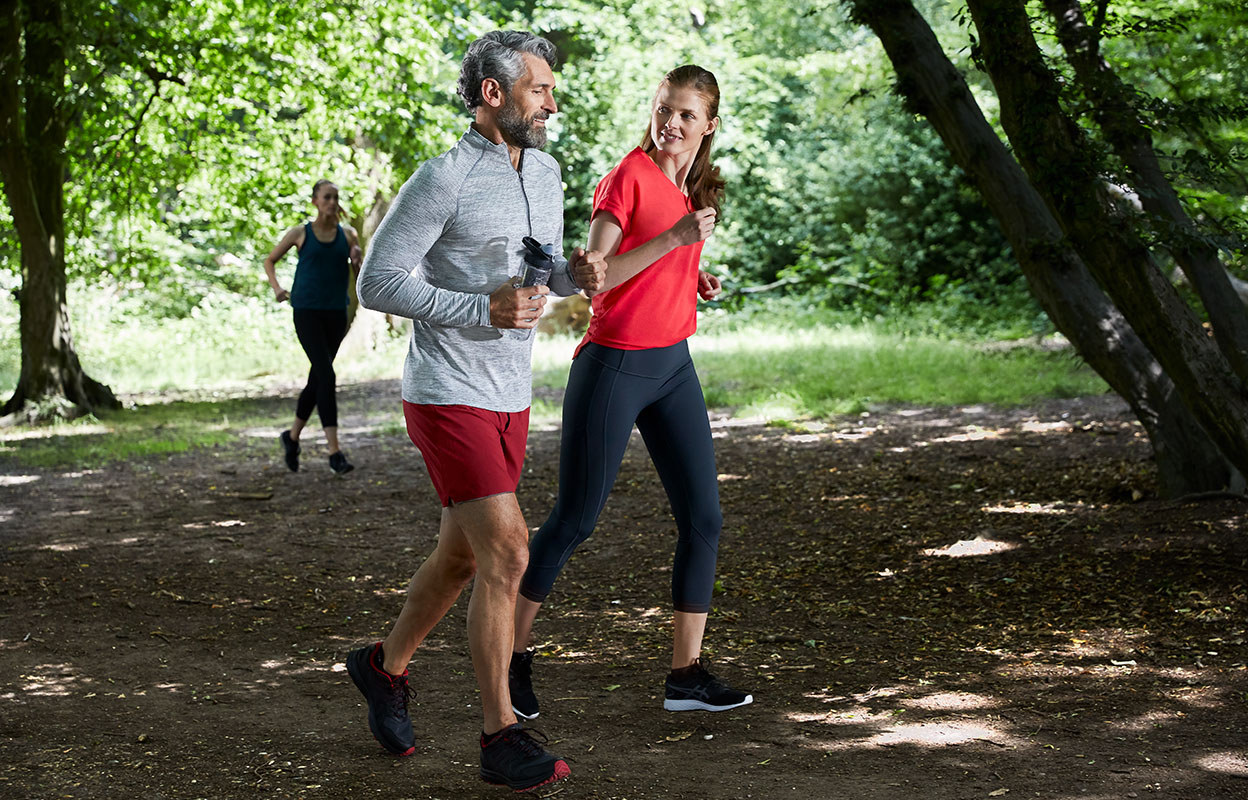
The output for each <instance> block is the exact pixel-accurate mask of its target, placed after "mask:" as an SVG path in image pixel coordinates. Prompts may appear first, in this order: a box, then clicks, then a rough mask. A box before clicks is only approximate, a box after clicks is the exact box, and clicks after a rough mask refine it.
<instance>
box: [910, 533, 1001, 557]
mask: <svg viewBox="0 0 1248 800" xmlns="http://www.w3.org/2000/svg"><path fill="white" fill-rule="evenodd" d="M1017 547H1018V544H1017V543H1016V542H997V541H993V540H992V539H987V538H984V537H980V536H977V537H975V538H974V539H962V540H960V541H957V542H954V543H953V544H950V545H946V546H945V547H931V548H927V549H925V550H923V551H922V552H923V555H925V556H947V557H949V558H964V557H967V556H986V555H992V554H993V553H1002V552H1006V551H1008V550H1014V549H1016V548H1017Z"/></svg>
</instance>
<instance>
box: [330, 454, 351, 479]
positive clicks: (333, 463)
mask: <svg viewBox="0 0 1248 800" xmlns="http://www.w3.org/2000/svg"><path fill="white" fill-rule="evenodd" d="M329 468H330V469H332V470H333V471H334V472H336V473H337V474H339V475H346V474H347V473H348V472H350V471H351V470H353V469H355V465H354V464H352V463H351V462H350V461H348V460H347V454H346V453H344V452H342V451H341V450H339V451H338V452H337V453H331V454H330V456H329Z"/></svg>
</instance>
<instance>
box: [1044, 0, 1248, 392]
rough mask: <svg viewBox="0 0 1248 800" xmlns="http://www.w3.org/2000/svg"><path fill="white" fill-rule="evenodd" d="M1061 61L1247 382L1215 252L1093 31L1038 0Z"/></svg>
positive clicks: (1228, 290)
mask: <svg viewBox="0 0 1248 800" xmlns="http://www.w3.org/2000/svg"><path fill="white" fill-rule="evenodd" d="M1044 5H1045V7H1046V8H1048V10H1049V13H1050V14H1051V15H1052V16H1053V19H1054V20H1055V21H1056V22H1057V34H1058V39H1059V40H1060V41H1061V43H1062V47H1063V48H1064V49H1065V51H1066V59H1067V60H1068V61H1069V62H1070V63H1071V65H1072V66H1073V67H1074V68H1075V74H1076V75H1077V76H1078V78H1079V82H1080V84H1081V85H1082V86H1083V88H1084V90H1085V91H1086V92H1087V93H1088V98H1089V99H1090V100H1091V101H1092V108H1093V113H1094V116H1095V119H1096V121H1097V124H1098V125H1100V127H1101V131H1102V132H1104V134H1105V139H1106V140H1107V141H1108V142H1109V144H1110V145H1111V146H1112V147H1113V148H1114V153H1115V154H1117V156H1118V157H1119V158H1121V159H1122V161H1123V163H1125V164H1126V165H1127V168H1128V169H1129V170H1130V171H1131V178H1132V181H1133V183H1134V187H1133V188H1134V189H1136V191H1137V192H1138V193H1139V195H1140V202H1141V203H1142V204H1143V206H1144V210H1145V211H1147V212H1148V213H1149V214H1151V215H1152V216H1153V218H1154V220H1156V222H1158V223H1160V224H1159V225H1158V226H1157V227H1158V228H1159V229H1160V230H1161V231H1164V232H1165V234H1166V235H1165V236H1164V237H1163V243H1164V246H1165V247H1166V249H1168V250H1169V251H1170V253H1171V255H1173V256H1174V260H1175V261H1176V262H1177V263H1178V265H1179V267H1180V268H1181V269H1182V270H1183V274H1184V275H1186V276H1187V280H1188V281H1189V282H1190V283H1191V285H1192V288H1194V289H1195V290H1196V293H1197V295H1198V296H1199V297H1200V302H1201V303H1202V304H1203V305H1204V307H1205V310H1206V311H1207V312H1208V313H1209V319H1210V321H1211V323H1212V325H1213V332H1214V336H1215V337H1216V339H1217V342H1218V345H1219V347H1220V348H1221V350H1222V353H1223V355H1225V356H1226V359H1227V361H1229V362H1230V364H1231V366H1232V367H1233V368H1234V369H1235V373H1236V374H1237V375H1238V376H1239V378H1240V380H1248V310H1246V309H1245V308H1244V304H1243V303H1242V302H1241V301H1240V299H1239V297H1238V295H1236V293H1235V291H1234V290H1233V287H1232V286H1231V282H1230V278H1229V277H1228V274H1227V271H1226V267H1225V266H1224V265H1223V264H1222V262H1221V260H1220V259H1219V258H1218V251H1217V249H1216V248H1215V247H1213V246H1212V245H1211V244H1209V242H1208V241H1207V240H1206V239H1205V238H1204V237H1202V236H1201V232H1200V230H1199V229H1198V228H1197V227H1196V224H1195V223H1194V222H1192V220H1191V218H1190V217H1188V215H1187V212H1186V211H1184V210H1183V203H1182V202H1181V201H1180V200H1179V195H1178V193H1177V192H1176V191H1175V190H1174V187H1173V186H1172V185H1171V184H1170V181H1169V180H1167V179H1166V175H1165V172H1164V171H1163V170H1162V168H1161V163H1160V162H1159V161H1158V160H1157V152H1156V151H1155V150H1154V149H1153V140H1152V136H1151V135H1150V134H1149V132H1148V129H1147V128H1145V127H1144V125H1143V124H1142V123H1141V122H1140V120H1139V118H1138V117H1137V116H1136V112H1135V108H1134V107H1133V105H1132V103H1131V97H1132V91H1131V89H1130V88H1129V87H1127V86H1126V85H1125V84H1123V82H1122V81H1121V80H1120V79H1119V78H1118V76H1117V75H1116V74H1114V71H1113V70H1112V69H1111V68H1110V66H1109V64H1107V63H1105V59H1103V58H1101V55H1100V51H1099V47H1098V44H1097V42H1098V39H1097V35H1096V32H1095V31H1093V29H1092V27H1091V26H1090V25H1088V22H1087V20H1086V19H1085V18H1084V16H1083V9H1082V8H1080V6H1079V3H1077V2H1075V0H1045V3H1044Z"/></svg>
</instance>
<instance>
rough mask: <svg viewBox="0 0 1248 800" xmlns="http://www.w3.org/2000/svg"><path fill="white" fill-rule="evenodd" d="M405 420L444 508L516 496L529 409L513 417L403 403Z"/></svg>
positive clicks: (508, 414)
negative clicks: (510, 494) (495, 497)
mask: <svg viewBox="0 0 1248 800" xmlns="http://www.w3.org/2000/svg"><path fill="white" fill-rule="evenodd" d="M403 417H404V418H405V419H406V420H407V435H408V436H409V437H410V438H411V440H412V444H414V445H416V447H418V448H419V449H420V454H421V456H423V457H424V459H425V467H426V468H427V469H428V470H429V479H430V480H432V481H433V488H434V489H435V490H436V491H437V493H438V499H439V500H441V501H442V505H443V506H449V505H451V504H453V503H463V502H467V501H468V500H477V499H479V498H482V497H489V496H490V495H495V494H505V493H507V492H514V491H515V490H516V486H517V485H518V484H519V483H520V468H521V467H523V466H524V445H525V442H526V441H527V440H528V438H529V409H527V408H526V409H525V410H523V411H516V412H510V413H509V412H505V411H486V410H485V409H483V408H475V407H473V406H437V405H424V404H421V405H417V404H415V403H409V402H407V401H406V400H404V401H403Z"/></svg>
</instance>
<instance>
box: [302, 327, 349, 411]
mask: <svg viewBox="0 0 1248 800" xmlns="http://www.w3.org/2000/svg"><path fill="white" fill-rule="evenodd" d="M295 335H296V336H298V337H299V344H301V345H303V352H305V353H307V354H308V361H310V362H312V368H311V369H310V370H308V382H307V385H305V386H304V387H303V391H302V392H300V393H299V401H298V402H297V403H295V416H296V417H298V418H299V419H301V420H303V421H304V422H307V421H308V418H309V417H311V416H312V409H313V408H315V409H316V410H317V413H319V414H320V416H321V427H323V428H336V427H338V397H337V394H336V391H335V390H336V386H337V382H338V377H337V376H336V375H335V374H334V356H336V355H338V346H339V345H340V344H342V339H343V337H345V336H346V335H347V310H346V309H345V308H344V309H342V310H326V309H319V308H296V309H295Z"/></svg>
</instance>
